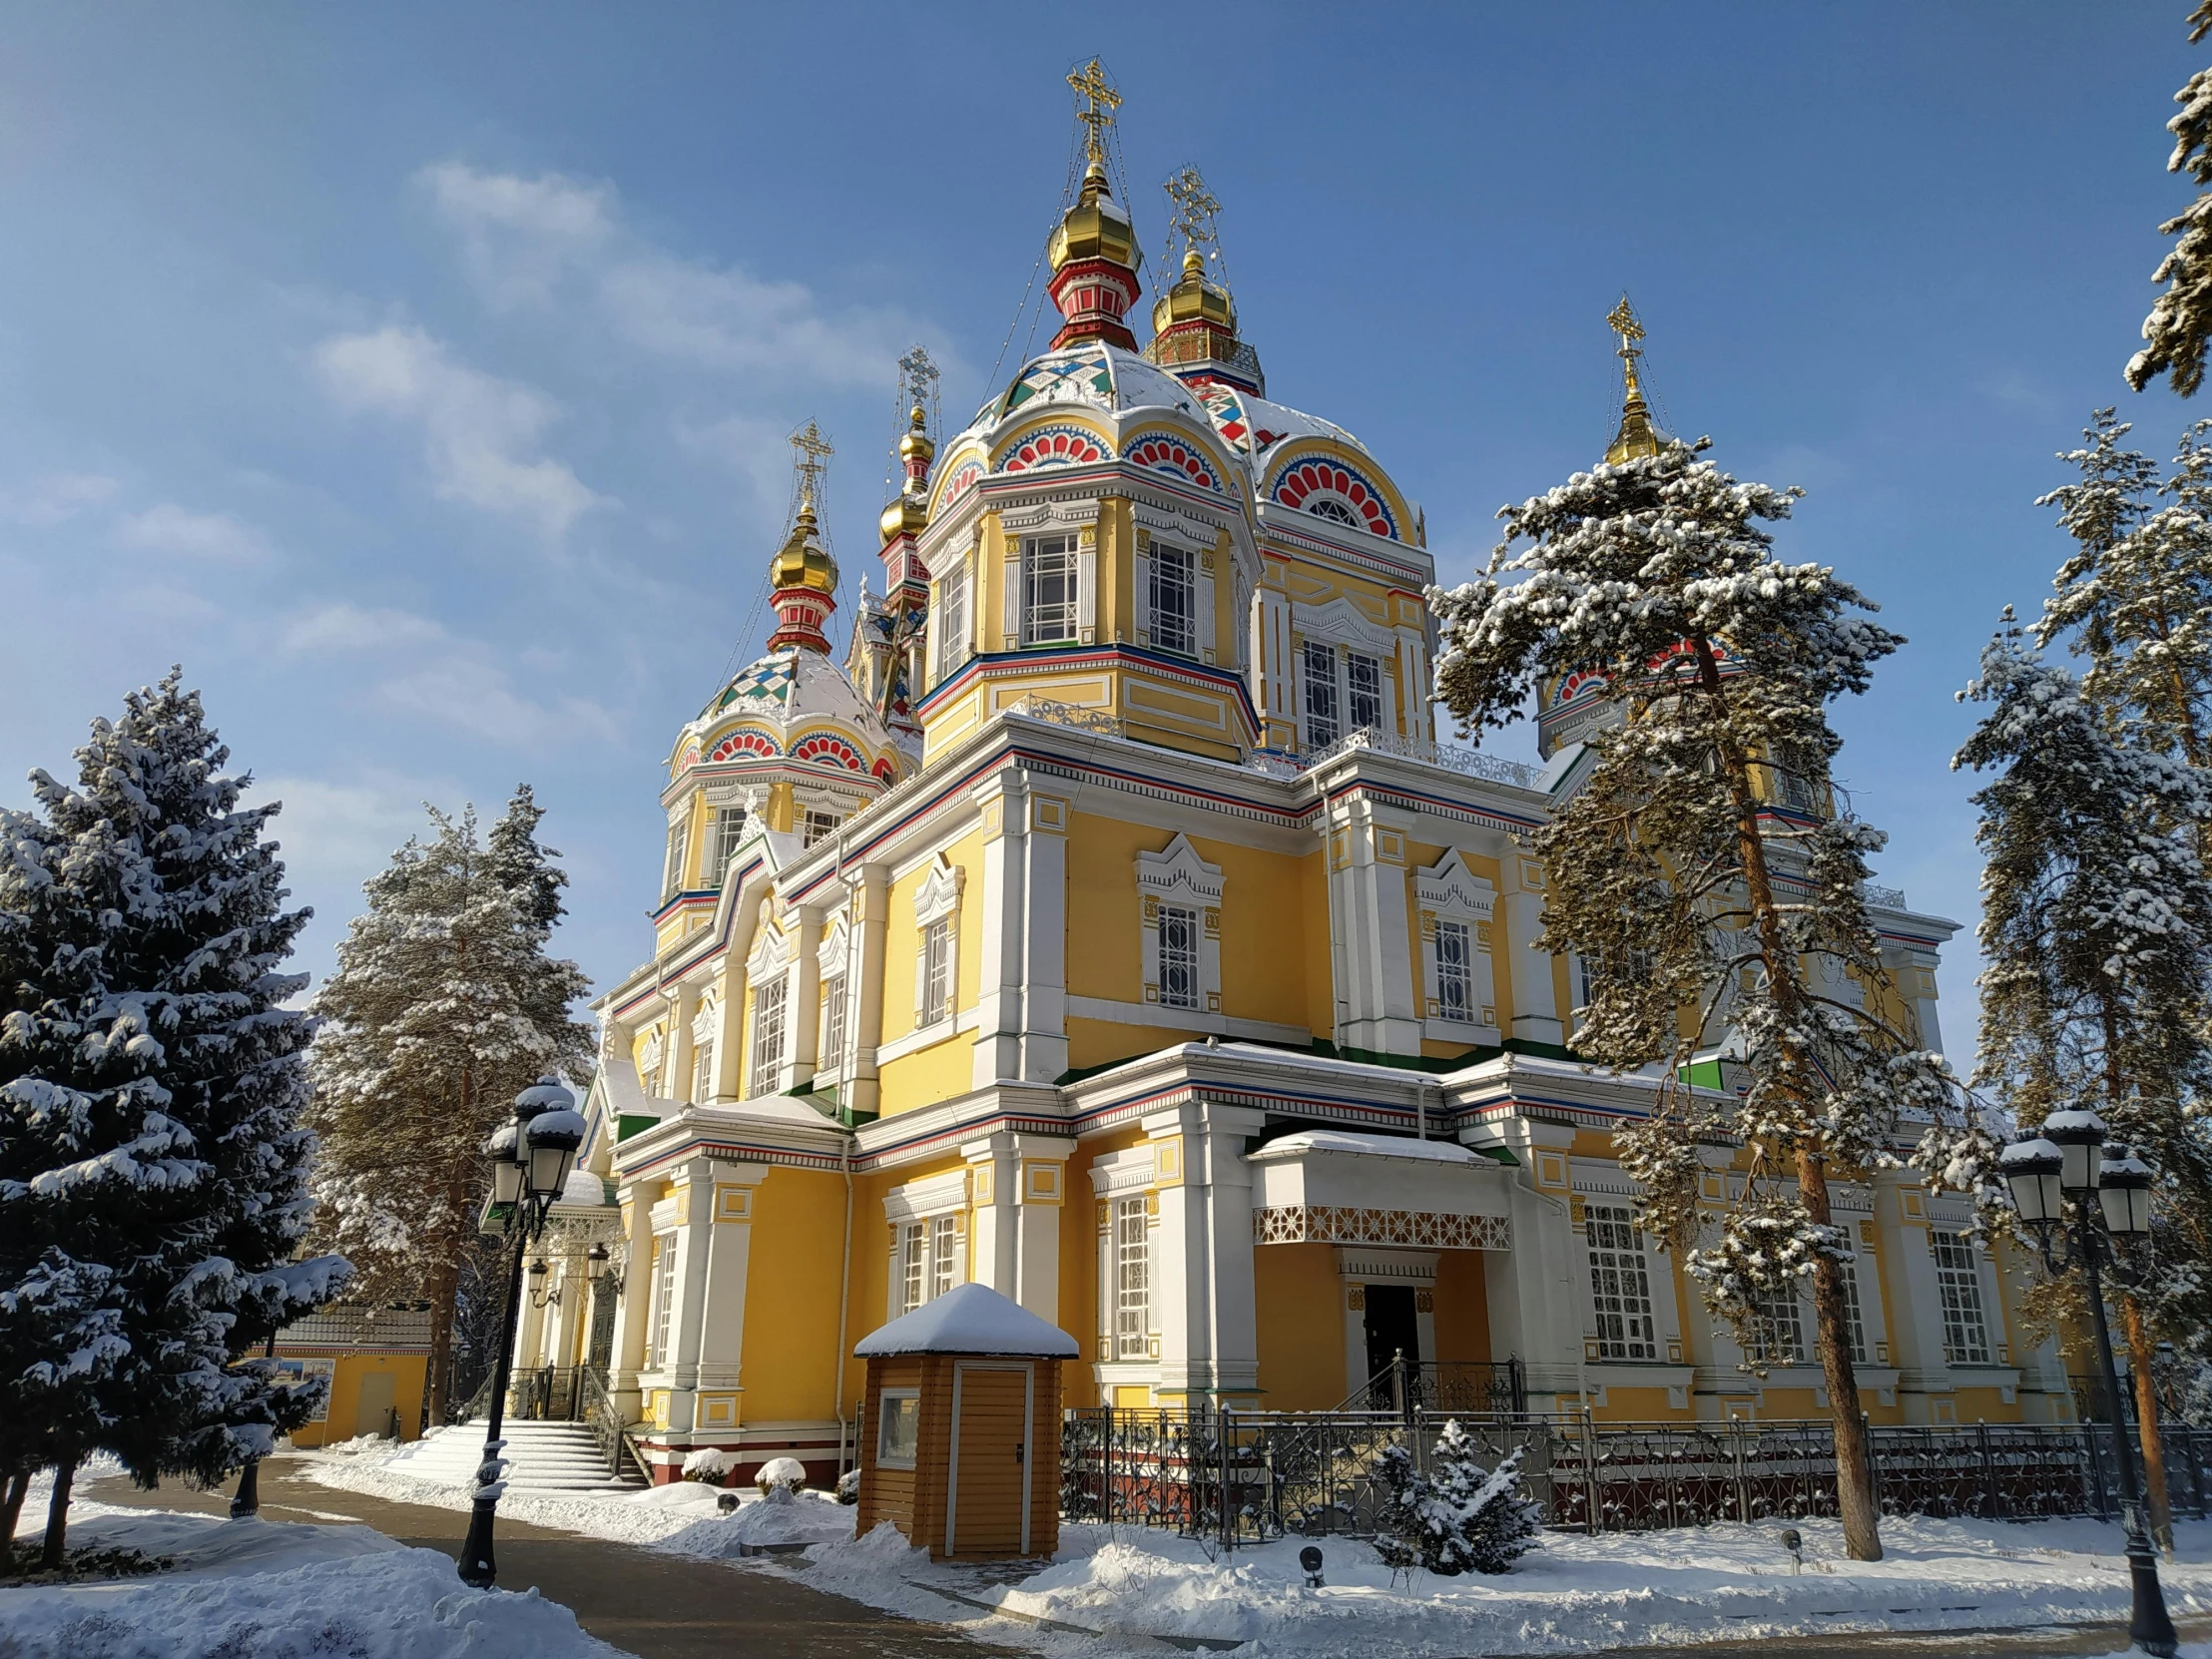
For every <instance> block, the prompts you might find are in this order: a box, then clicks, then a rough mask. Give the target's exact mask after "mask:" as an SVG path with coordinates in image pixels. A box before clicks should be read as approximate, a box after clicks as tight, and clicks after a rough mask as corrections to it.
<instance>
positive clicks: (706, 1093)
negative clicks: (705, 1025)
mask: <svg viewBox="0 0 2212 1659" xmlns="http://www.w3.org/2000/svg"><path fill="white" fill-rule="evenodd" d="M714 1095H715V1039H714V1035H713V1033H711V1032H710V1033H709V1034H708V1035H706V1036H704V1037H694V1038H693V1039H692V1093H691V1097H692V1103H693V1104H694V1105H697V1104H698V1103H699V1102H701V1101H705V1100H712V1099H713V1098H714Z"/></svg>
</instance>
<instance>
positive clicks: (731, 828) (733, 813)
mask: <svg viewBox="0 0 2212 1659" xmlns="http://www.w3.org/2000/svg"><path fill="white" fill-rule="evenodd" d="M744 838H745V809H744V808H743V807H717V808H716V809H715V815H714V817H713V818H712V819H710V820H709V821H708V823H707V867H706V868H705V869H704V870H702V871H701V872H700V884H701V885H702V886H708V887H719V886H721V885H722V883H723V879H724V877H726V876H727V875H728V874H729V873H730V860H731V859H732V858H733V857H735V856H736V854H737V850H738V842H739V841H741V840H743V839H744Z"/></svg>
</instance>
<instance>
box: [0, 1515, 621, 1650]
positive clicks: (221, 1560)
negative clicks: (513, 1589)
mask: <svg viewBox="0 0 2212 1659" xmlns="http://www.w3.org/2000/svg"><path fill="white" fill-rule="evenodd" d="M71 1530H72V1531H73V1532H75V1533H78V1534H79V1536H80V1538H81V1540H82V1541H84V1542H86V1543H97V1544H99V1545H101V1546H105V1547H118V1546H120V1547H129V1548H136V1549H143V1550H146V1551H147V1552H148V1553H150V1554H160V1555H167V1556H170V1557H172V1558H173V1559H174V1560H176V1561H177V1562H178V1568H179V1570H177V1571H174V1572H168V1573H163V1574H160V1575H158V1576H155V1577H149V1578H124V1579H111V1580H106V1581H102V1582H97V1583H86V1584H72V1585H64V1586H56V1587H52V1588H45V1587H31V1588H23V1589H8V1590H0V1651H5V1652H6V1653H8V1654H9V1655H10V1659H16V1656H20V1659H48V1656H52V1659H65V1656H66V1659H199V1656H202V1655H208V1654H216V1653H224V1654H232V1653H236V1654H241V1655H245V1654H252V1655H253V1656H254V1659H307V1656H309V1655H327V1654H344V1655H348V1656H349V1659H622V1655H621V1652H620V1650H619V1649H616V1648H612V1647H609V1646H608V1645H607V1644H606V1643H604V1642H602V1641H599V1640H597V1639H596V1638H594V1637H591V1636H588V1635H586V1634H585V1633H584V1632H583V1631H582V1630H581V1629H580V1628H578V1626H577V1623H576V1617H575V1615H574V1614H573V1613H571V1612H570V1611H569V1610H568V1609H567V1608H565V1607H562V1606H560V1605H558V1604H556V1603H554V1602H550V1601H546V1600H545V1599H543V1598H542V1597H541V1596H539V1594H538V1593H537V1592H536V1591H535V1590H530V1591H526V1592H524V1593H523V1594H520V1595H515V1594H511V1593H509V1594H502V1593H500V1592H497V1591H485V1590H471V1589H469V1588H467V1587H466V1586H465V1585H463V1584H461V1583H460V1581H459V1580H458V1579H456V1578H455V1577H454V1575H453V1562H452V1559H451V1557H449V1556H445V1555H441V1554H438V1553H437V1552H435V1551H433V1550H427V1549H409V1548H406V1547H405V1546H404V1545H401V1544H398V1543H395V1542H394V1541H393V1540H391V1539H389V1538H386V1537H384V1536H383V1535H382V1534H380V1533H378V1532H375V1531H373V1530H371V1529H370V1528H368V1527H365V1526H290V1525H283V1524H279V1523H274V1522H269V1521H261V1520H219V1519H217V1518H216V1517H215V1516H212V1515H184V1514H173V1513H169V1512H165V1511H158V1510H112V1511H108V1512H106V1513H103V1514H101V1515H98V1516H95V1517H93V1518H91V1519H89V1520H87V1521H86V1522H85V1523H84V1524H83V1525H82V1526H81V1527H73V1528H72V1529H71Z"/></svg>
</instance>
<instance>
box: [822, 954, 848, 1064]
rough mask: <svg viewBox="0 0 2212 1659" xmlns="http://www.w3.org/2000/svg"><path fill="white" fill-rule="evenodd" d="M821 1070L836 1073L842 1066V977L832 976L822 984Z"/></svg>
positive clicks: (841, 975) (839, 975)
mask: <svg viewBox="0 0 2212 1659" xmlns="http://www.w3.org/2000/svg"><path fill="white" fill-rule="evenodd" d="M821 1065H822V1069H823V1070H824V1071H836V1070H839V1069H840V1068H841V1067H842V1066H843V1065H844V975H843V974H841V973H838V974H832V975H831V976H830V978H828V979H825V980H824V981H823V982H822V1059H821Z"/></svg>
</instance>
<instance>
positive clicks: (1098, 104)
mask: <svg viewBox="0 0 2212 1659" xmlns="http://www.w3.org/2000/svg"><path fill="white" fill-rule="evenodd" d="M1068 85H1069V86H1071V87H1073V88H1074V89H1075V96H1076V97H1078V98H1083V99H1088V100H1089V101H1090V108H1089V109H1084V110H1077V111H1076V112H1075V119H1076V120H1078V121H1080V122H1081V123H1083V125H1084V126H1085V127H1087V128H1089V129H1090V133H1089V136H1088V137H1086V138H1085V139H1084V141H1083V159H1084V160H1085V161H1089V162H1103V161H1105V160H1106V146H1105V145H1104V144H1103V143H1101V142H1100V133H1101V130H1102V129H1104V128H1107V127H1111V126H1112V125H1113V124H1114V111H1116V110H1118V109H1120V108H1121V94H1120V93H1118V92H1116V91H1115V90H1114V89H1113V88H1112V87H1110V86H1108V85H1107V84H1106V71H1105V70H1104V69H1102V68H1100V67H1099V62H1098V60H1097V59H1096V58H1093V59H1092V60H1091V61H1090V66H1089V67H1088V68H1086V69H1080V70H1077V71H1076V72H1075V73H1074V74H1072V75H1070V76H1069V77H1068Z"/></svg>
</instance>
